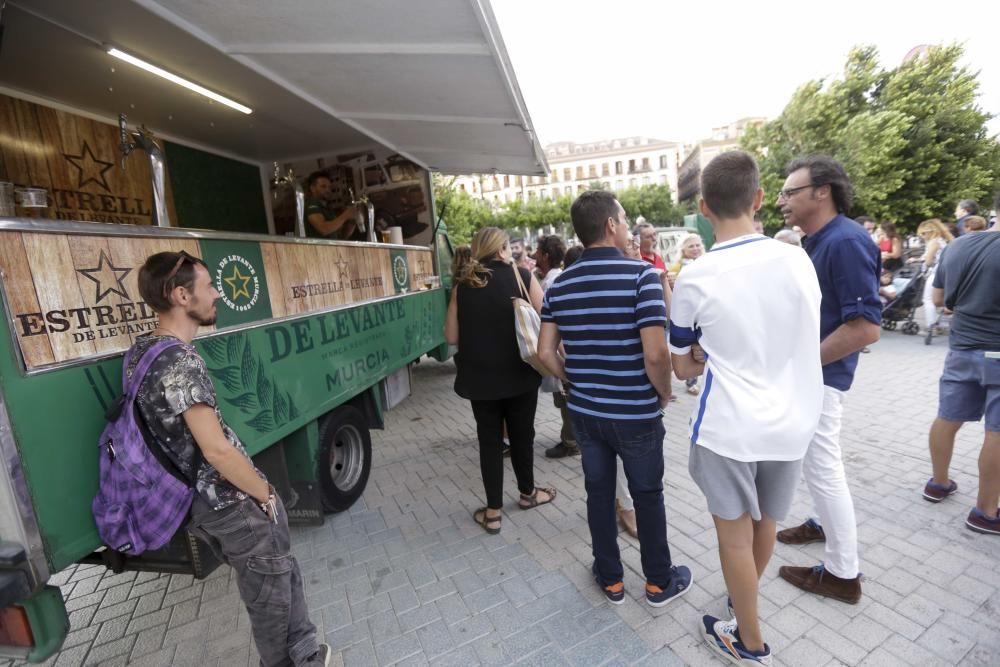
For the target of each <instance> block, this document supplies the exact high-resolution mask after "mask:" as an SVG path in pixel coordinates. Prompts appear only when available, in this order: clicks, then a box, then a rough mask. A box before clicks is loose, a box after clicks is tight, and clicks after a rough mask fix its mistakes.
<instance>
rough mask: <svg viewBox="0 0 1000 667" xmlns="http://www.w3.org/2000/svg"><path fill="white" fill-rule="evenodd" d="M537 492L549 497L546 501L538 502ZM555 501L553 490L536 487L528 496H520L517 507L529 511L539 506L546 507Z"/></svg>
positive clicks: (554, 491)
mask: <svg viewBox="0 0 1000 667" xmlns="http://www.w3.org/2000/svg"><path fill="white" fill-rule="evenodd" d="M539 491H541V492H542V493H547V494H548V496H549V497H548V500H539V499H538V492H539ZM555 499H556V490H555V489H547V488H545V487H544V486H536V487H535V490H534V491H532V492H531V495H530V496H526V495H524V494H523V493H522V494H521V500H519V501H518V503H517V506H518V507H520V508H521V509H523V510H530V509H531V508H533V507H538V506H539V505H548V504H549V503H551V502H552V501H553V500H555Z"/></svg>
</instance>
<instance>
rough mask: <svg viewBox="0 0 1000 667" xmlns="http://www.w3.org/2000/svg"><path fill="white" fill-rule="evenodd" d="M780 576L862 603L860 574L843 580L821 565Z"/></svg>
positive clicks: (786, 568)
mask: <svg viewBox="0 0 1000 667" xmlns="http://www.w3.org/2000/svg"><path fill="white" fill-rule="evenodd" d="M998 524H1000V521H998ZM778 576H779V577H781V578H782V579H784V580H785V581H787V582H788V583H790V584H791V585H792V586H795V587H796V588H801V589H802V590H804V591H806V592H808V593H815V594H816V595H822V596H823V597H828V598H833V599H834V600H840V601H841V602H846V603H848V604H857V603H858V602H860V601H861V575H860V574H859V575H858V576H856V577H854V578H853V579H841V578H840V577H838V576H835V575H833V574H831V573H830V572H829V571H827V569H826V567H825V566H824V565H823V564H822V563H820V564H819V565H816V566H814V567H791V566H789V565H783V566H781V567H780V568H778Z"/></svg>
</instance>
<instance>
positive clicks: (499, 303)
mask: <svg viewBox="0 0 1000 667" xmlns="http://www.w3.org/2000/svg"><path fill="white" fill-rule="evenodd" d="M485 266H486V268H488V269H491V270H492V274H491V275H490V276H489V278H488V282H487V283H486V287H478V288H477V287H470V286H468V285H459V286H458V292H457V298H458V341H459V342H458V354H456V355H455V366H456V367H457V369H458V374H457V376H456V377H455V393H456V394H458V395H459V396H461V397H462V398H467V399H470V400H475V401H484V400H485V401H490V400H498V399H502V398H510V397H512V396H517V395H519V394H524V393H526V392H529V391H537V390H538V386H539V385H540V384H541V382H542V378H541V376H540V375H539V374H538V373H537V372H535V369H533V368H532V367H531V366H529V365H528V364H526V363H524V362H523V361H522V360H521V354H520V352H519V351H518V347H517V339H516V338H515V337H514V306H513V304H512V302H511V300H510V298H511V297H512V296H517V295H519V294H520V289H519V287H518V284H517V280H516V279H515V278H514V271H513V269H512V268H511V265H510V264H505V263H503V262H501V261H498V260H497V261H492V262H487V263H486V264H485ZM518 271H520V272H521V279H522V280H523V281H524V286H525V288H528V287H529V286H530V285H531V273H530V272H529V271H528V270H527V269H518Z"/></svg>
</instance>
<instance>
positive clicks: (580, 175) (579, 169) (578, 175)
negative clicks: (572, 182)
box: [576, 165, 583, 181]
mask: <svg viewBox="0 0 1000 667" xmlns="http://www.w3.org/2000/svg"><path fill="white" fill-rule="evenodd" d="M576 180H578V181H582V180H583V166H582V165H581V166H579V167H577V168H576Z"/></svg>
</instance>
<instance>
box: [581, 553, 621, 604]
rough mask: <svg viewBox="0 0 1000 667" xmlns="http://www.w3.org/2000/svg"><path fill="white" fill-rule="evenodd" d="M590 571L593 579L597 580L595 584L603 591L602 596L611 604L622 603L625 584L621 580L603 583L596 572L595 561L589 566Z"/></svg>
mask: <svg viewBox="0 0 1000 667" xmlns="http://www.w3.org/2000/svg"><path fill="white" fill-rule="evenodd" d="M590 571H591V572H593V573H594V579H595V580H596V581H597V585H598V586H600V587H601V592H602V593H604V597H606V598H607V599H608V602H610V603H611V604H622V603H623V602H625V584H624V583H623V582H621V581H617V582H615V583H613V584H604V583H603V582H602V581H601V577H600V575H599V574H597V563H596V562H595V563H594V564H593V565H591V566H590Z"/></svg>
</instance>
